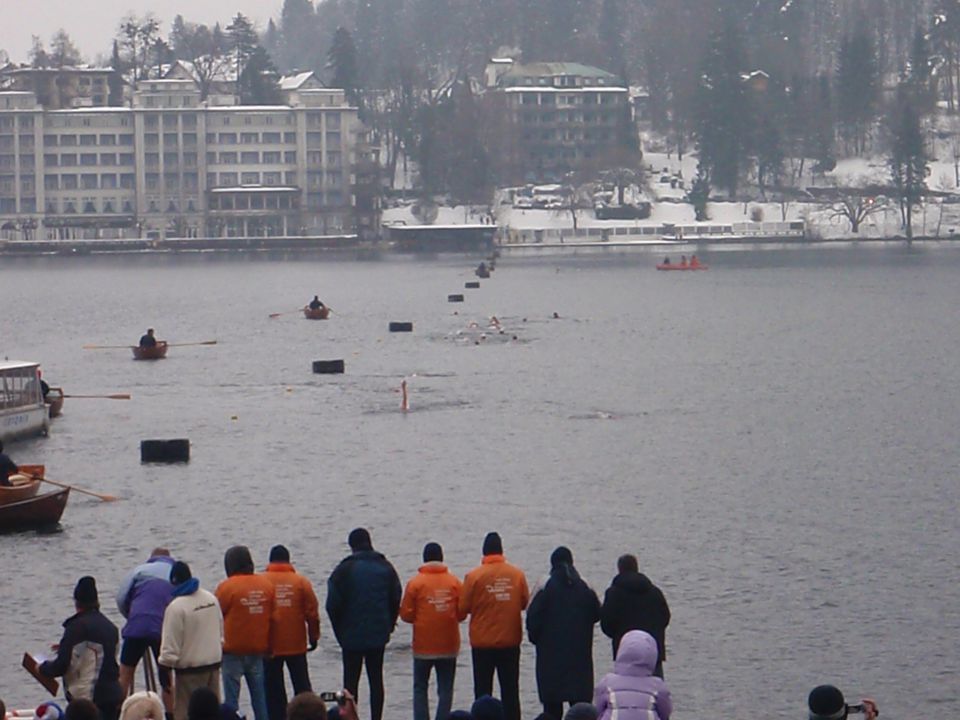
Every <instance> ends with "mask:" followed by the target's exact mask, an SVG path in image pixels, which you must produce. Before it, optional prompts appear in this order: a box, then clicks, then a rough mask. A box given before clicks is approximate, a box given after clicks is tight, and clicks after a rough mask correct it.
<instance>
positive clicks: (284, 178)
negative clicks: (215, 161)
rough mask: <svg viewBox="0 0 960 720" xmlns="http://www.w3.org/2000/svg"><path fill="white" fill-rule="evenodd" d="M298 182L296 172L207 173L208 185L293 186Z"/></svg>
mask: <svg viewBox="0 0 960 720" xmlns="http://www.w3.org/2000/svg"><path fill="white" fill-rule="evenodd" d="M296 184H297V173H296V172H286V173H279V172H265V173H258V172H244V173H235V172H225V173H220V174H219V175H217V174H216V173H209V174H208V175H207V187H210V188H215V187H238V186H240V185H267V186H272V187H276V186H287V187H293V186H295V185H296Z"/></svg>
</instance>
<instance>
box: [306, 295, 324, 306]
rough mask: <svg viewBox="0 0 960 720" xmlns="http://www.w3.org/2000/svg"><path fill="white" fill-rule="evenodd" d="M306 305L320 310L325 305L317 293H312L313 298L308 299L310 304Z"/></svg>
mask: <svg viewBox="0 0 960 720" xmlns="http://www.w3.org/2000/svg"><path fill="white" fill-rule="evenodd" d="M307 307H309V308H310V309H311V310H322V309H323V308H325V307H326V305H324V304H323V303H322V302H321V301H320V296H319V295H314V296H313V300H311V301H310V304H309V305H308V306H307Z"/></svg>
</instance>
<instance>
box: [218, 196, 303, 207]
mask: <svg viewBox="0 0 960 720" xmlns="http://www.w3.org/2000/svg"><path fill="white" fill-rule="evenodd" d="M291 195H292V193H289V194H280V195H277V194H273V195H270V194H267V195H260V194H251V195H212V196H211V197H210V200H209V204H210V209H211V210H291V209H295V208H296V207H297V199H298V198H297V197H296V196H293V197H291Z"/></svg>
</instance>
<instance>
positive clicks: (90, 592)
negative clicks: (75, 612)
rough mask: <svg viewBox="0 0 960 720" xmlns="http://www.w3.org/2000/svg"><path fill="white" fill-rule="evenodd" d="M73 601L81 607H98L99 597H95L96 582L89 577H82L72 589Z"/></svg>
mask: <svg viewBox="0 0 960 720" xmlns="http://www.w3.org/2000/svg"><path fill="white" fill-rule="evenodd" d="M73 599H74V601H75V602H76V603H77V605H80V606H82V607H100V597H99V596H98V595H97V581H96V580H94V579H93V578H92V577H90V576H89V575H84V576H83V577H82V578H80V579H79V580H78V581H77V586H76V587H75V588H74V589H73Z"/></svg>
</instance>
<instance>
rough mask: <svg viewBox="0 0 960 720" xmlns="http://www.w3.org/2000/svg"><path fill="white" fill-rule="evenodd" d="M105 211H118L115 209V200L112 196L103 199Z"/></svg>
mask: <svg viewBox="0 0 960 720" xmlns="http://www.w3.org/2000/svg"><path fill="white" fill-rule="evenodd" d="M103 211H104V212H105V213H111V214H112V213H114V212H116V211H115V210H114V209H113V200H111V199H110V198H107V199H105V200H104V201H103Z"/></svg>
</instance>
